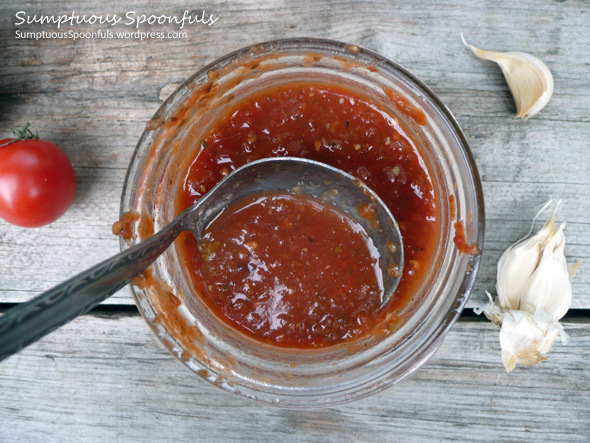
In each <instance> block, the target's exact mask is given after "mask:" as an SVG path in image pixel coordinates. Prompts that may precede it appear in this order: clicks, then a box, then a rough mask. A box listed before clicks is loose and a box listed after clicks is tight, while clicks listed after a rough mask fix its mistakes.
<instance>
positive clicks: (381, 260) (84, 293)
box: [0, 157, 404, 360]
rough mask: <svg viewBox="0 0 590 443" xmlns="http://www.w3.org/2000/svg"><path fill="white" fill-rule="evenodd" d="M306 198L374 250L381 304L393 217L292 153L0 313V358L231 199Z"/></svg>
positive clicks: (340, 175) (143, 264) (393, 259)
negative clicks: (350, 226) (333, 213)
mask: <svg viewBox="0 0 590 443" xmlns="http://www.w3.org/2000/svg"><path fill="white" fill-rule="evenodd" d="M265 192H267V193H286V194H291V195H301V196H306V197H312V198H314V199H316V200H317V201H318V202H320V203H323V204H324V205H330V206H332V207H334V208H335V209H336V210H338V211H340V212H341V213H344V215H346V216H347V217H348V218H349V219H350V220H351V221H352V222H354V224H355V225H356V226H359V227H361V228H362V229H363V230H364V231H365V233H366V235H367V238H368V239H369V240H370V242H371V243H372V246H374V248H375V249H376V251H377V252H378V267H379V269H380V275H379V280H380V281H381V286H382V288H383V290H382V294H381V304H380V306H379V308H378V309H382V308H383V307H384V306H385V305H386V304H387V302H388V301H389V300H390V299H391V297H392V296H393V294H394V292H395V290H396V288H397V286H398V284H399V281H400V279H401V276H402V271H403V265H404V257H403V243H402V237H401V233H400V230H399V227H398V225H397V222H396V220H395V218H394V217H393V215H392V214H391V212H390V211H389V209H388V208H387V206H385V204H384V203H383V201H382V200H381V199H380V198H379V197H378V196H377V195H376V194H375V193H374V192H373V191H372V190H371V189H370V188H369V187H368V186H367V185H365V184H364V183H363V182H362V181H361V180H359V179H358V178H355V177H353V176H352V175H349V174H347V173H345V172H344V171H341V170H339V169H337V168H334V167H332V166H329V165H326V164H324V163H320V162H317V161H314V160H307V159H303V158H295V157H280V158H265V159H262V160H257V161H253V162H251V163H247V164H246V165H244V166H242V167H240V168H238V169H236V170H235V171H233V172H232V173H230V174H228V175H227V176H226V177H225V178H224V179H223V180H221V181H220V182H219V183H218V184H217V185H216V186H215V187H213V188H212V189H211V190H210V191H209V192H208V193H207V194H206V195H204V196H203V197H202V198H201V199H199V201H198V202H196V203H195V204H194V205H193V206H191V207H190V208H188V209H186V210H185V211H183V212H181V213H180V214H179V215H178V216H177V217H176V218H175V219H174V220H173V221H172V222H171V223H170V224H168V225H167V226H166V227H164V228H163V229H162V230H160V231H159V232H157V233H156V234H154V235H152V236H151V237H150V238H148V239H146V240H144V241H142V242H141V243H139V244H137V245H135V246H132V247H131V248H129V249H127V250H125V251H123V252H121V253H119V254H117V255H115V256H113V257H111V258H110V259H108V260H105V261H103V262H102V263H100V264H98V265H96V266H94V267H92V268H90V269H88V270H86V271H84V272H82V273H81V274H78V275H77V276H75V277H73V278H71V279H70V280H67V281H66V282H64V283H62V284H60V285H58V286H56V287H55V288H53V289H50V290H49V291H47V292H45V293H43V294H41V295H39V296H38V297H36V298H34V299H33V300H31V301H29V302H26V303H21V304H19V305H18V306H16V307H14V308H12V309H10V310H9V311H8V312H6V313H5V314H4V315H3V316H1V317H0V360H3V359H4V358H6V357H8V356H10V355H12V354H14V353H16V352H18V351H19V350H21V349H22V348H24V347H25V346H28V345H29V344H31V343H33V342H35V341H37V340H38V339H40V338H41V337H43V336H45V335H46V334H48V333H50V332H51V331H53V330H55V329H57V328H58V327H60V326H62V325H64V324H65V323H67V322H69V321H70V320H73V319H74V318H75V317H77V316H79V315H82V314H84V313H86V312H88V311H90V310H91V309H92V308H94V307H95V306H97V305H98V304H99V303H100V302H102V301H103V300H105V299H106V298H107V297H109V296H110V295H111V294H113V293H114V292H116V291H117V290H119V289H121V288H122V287H123V286H125V285H126V284H128V283H129V282H130V281H131V280H132V279H133V278H135V277H136V276H137V275H139V274H140V273H141V272H143V271H145V270H146V269H147V268H148V267H149V266H150V264H151V263H152V262H154V261H155V260H156V259H157V258H158V257H159V256H160V255H161V254H162V253H163V252H164V251H165V250H166V249H168V247H169V246H170V245H171V244H172V242H173V241H174V240H175V239H176V238H177V237H178V235H179V234H180V233H181V232H183V231H190V232H192V233H193V235H194V236H195V237H196V238H197V239H200V238H201V236H202V234H203V232H204V231H205V230H206V229H207V228H208V226H210V225H211V223H212V222H213V221H214V220H215V219H216V218H217V217H218V216H219V215H220V214H221V213H222V212H223V211H224V210H225V209H226V208H227V207H228V206H230V205H231V204H232V203H234V202H236V201H238V200H240V199H243V198H245V197H247V196H250V195H253V194H259V193H265Z"/></svg>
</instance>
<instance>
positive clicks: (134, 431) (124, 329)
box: [0, 316, 590, 442]
mask: <svg viewBox="0 0 590 443" xmlns="http://www.w3.org/2000/svg"><path fill="white" fill-rule="evenodd" d="M565 328H566V330H567V332H568V333H569V334H570V335H571V336H572V342H571V344H570V345H568V346H566V347H564V346H562V345H561V344H556V346H555V349H554V351H553V352H552V353H551V354H550V356H549V360H548V361H546V362H544V363H542V364H540V365H538V366H535V367H526V368H519V369H517V370H516V371H515V372H513V373H511V374H506V373H505V372H504V369H503V367H502V364H501V361H500V352H499V345H498V340H497V333H496V331H495V330H494V327H493V326H492V325H490V324H489V323H487V322H462V323H459V324H457V325H456V326H455V327H454V328H453V330H452V331H451V332H450V334H449V335H448V337H447V338H446V340H445V342H444V344H443V346H442V347H441V349H440V350H439V351H438V352H437V353H436V354H435V356H434V357H433V358H432V359H431V360H430V361H429V362H428V363H427V364H426V365H425V366H424V367H423V368H422V369H420V370H418V371H417V372H416V373H415V374H414V375H413V376H412V377H411V378H410V379H408V380H407V381H405V382H403V383H401V384H399V385H397V386H394V387H393V388H391V389H389V390H386V391H384V392H382V393H380V394H378V395H375V396H372V397H369V398H367V399H364V400H361V401H358V402H355V403H353V404H350V405H345V406H341V407H335V408H326V409H322V410H311V411H289V410H280V409H276V408H271V407H266V406H261V405H257V404H253V403H250V402H246V401H245V400H242V399H240V398H238V397H234V396H233V395H231V394H228V393H225V392H223V391H221V390H219V389H218V388H215V387H212V386H210V385H208V384H207V383H205V382H204V381H202V380H201V379H199V378H198V377H196V376H195V375H193V374H192V373H191V372H189V371H187V370H186V369H185V368H183V367H182V365H181V364H180V363H178V362H177V361H176V360H175V359H174V358H172V357H171V356H170V355H169V354H168V353H167V352H166V351H164V350H163V349H162V347H161V345H160V344H159V343H157V342H156V340H155V338H154V337H153V336H152V334H151V332H150V331H149V329H148V327H147V325H145V324H144V321H143V320H142V319H141V318H140V317H139V316H122V317H115V318H113V317H111V318H101V317H97V316H83V317H81V318H79V319H77V320H75V321H74V322H72V323H70V324H69V325H67V326H65V327H64V328H62V329H60V330H58V331H56V332H54V333H52V334H51V335H49V336H47V337H46V338H44V339H43V340H42V341H40V342H38V343H36V344H34V345H32V346H31V347H29V348H27V349H26V350H24V351H22V352H21V353H20V354H17V355H14V356H12V357H10V358H9V359H7V360H5V361H4V362H3V363H2V364H1V365H0V392H2V398H0V416H1V417H2V421H1V422H0V440H1V441H5V442H9V441H21V442H37V441H44V442H62V441H80V440H84V441H113V440H116V441H128V442H133V441H138V442H139V441H148V440H149V441H152V442H156V441H169V440H174V441H195V440H196V441H203V440H207V441H236V440H239V441H281V440H282V441H285V440H286V441H359V440H362V441H371V442H380V441H425V440H428V441H441V440H453V441H457V440H461V441H492V440H494V441H498V440H503V441H540V440H541V441H544V440H554V441H564V442H565V441H585V440H586V439H587V436H588V435H589V433H590V421H588V410H589V409H590V376H589V374H588V371H586V370H584V369H582V368H585V367H586V365H587V362H588V360H589V359H590V338H589V337H590V326H589V325H588V324H581V323H568V324H566V325H565Z"/></svg>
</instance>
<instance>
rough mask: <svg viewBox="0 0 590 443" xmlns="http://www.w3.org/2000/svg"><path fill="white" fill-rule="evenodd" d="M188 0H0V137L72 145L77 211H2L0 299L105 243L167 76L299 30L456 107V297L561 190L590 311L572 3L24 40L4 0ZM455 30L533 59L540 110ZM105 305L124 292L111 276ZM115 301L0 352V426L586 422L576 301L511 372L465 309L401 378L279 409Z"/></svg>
mask: <svg viewBox="0 0 590 443" xmlns="http://www.w3.org/2000/svg"><path fill="white" fill-rule="evenodd" d="M195 8H196V6H195V4H194V3H193V2H188V1H186V0H181V1H179V2H174V3H173V4H172V3H170V2H166V1H164V0H155V1H148V0H139V1H138V0H129V1H126V2H116V1H114V0H107V1H103V2H100V4H97V3H96V2H92V1H90V0H75V1H68V2H58V1H40V0H36V1H30V2H26V3H21V2H17V1H14V0H8V1H3V2H0V135H9V134H10V130H11V129H12V128H14V127H18V126H21V125H22V124H23V123H24V122H25V121H27V120H31V121H33V122H34V123H35V127H36V128H37V129H38V130H39V132H40V134H41V135H42V136H43V137H44V138H47V139H49V140H51V141H53V142H55V143H57V144H58V145H60V146H61V147H62V148H63V149H64V151H65V152H66V153H67V154H68V156H69V157H70V159H71V160H72V163H73V165H74V168H75V171H76V175H77V179H78V192H77V195H76V199H75V201H74V204H73V206H72V208H71V209H70V210H69V211H68V213H67V214H66V215H65V216H64V217H63V218H62V219H60V220H59V221H57V222H55V223H54V224H52V225H50V226H47V227H44V228H40V229H34V230H26V229H21V228H17V227H14V226H11V225H8V224H7V223H4V222H2V221H1V220H0V304H1V303H6V302H8V303H13V302H21V301H24V300H26V299H28V298H30V297H32V296H34V295H36V294H38V293H40V292H42V291H44V290H46V289H49V288H50V287H52V286H54V285H55V284H57V283H59V282H60V281H63V280H64V279H66V278H68V277H70V276H72V275H74V274H75V273H77V272H79V271H82V270H83V269H85V268H87V267H89V266H91V265H92V264H95V263H97V262H98V261H100V260H102V259H105V258H107V257H108V256H110V255H112V254H115V253H116V252H117V251H118V242H117V240H116V239H115V238H114V237H113V236H112V235H111V233H110V230H111V224H112V222H113V221H115V220H116V219H117V218H118V211H119V198H120V193H121V188H122V184H123V180H124V176H125V171H126V168H127V165H128V162H129V160H130V157H131V153H132V152H133V149H134V147H135V144H136V142H137V140H138V138H139V136H140V135H141V133H142V131H143V129H144V127H145V123H146V122H147V121H148V120H149V119H150V117H151V116H152V115H153V113H154V112H155V111H156V110H157V108H158V106H159V105H160V103H161V102H162V100H163V99H164V98H166V96H167V95H168V94H169V93H170V92H171V91H172V90H173V87H172V86H170V85H173V84H177V83H180V82H182V81H183V80H184V79H186V78H187V77H188V76H190V75H191V74H192V73H193V72H195V71H196V70H197V69H199V68H200V67H202V66H204V65H205V64H207V63H209V62H211V61H213V60H215V59H216V58H218V57H219V56H221V55H223V54H226V53H228V52H230V51H233V50H235V49H238V48H240V47H243V46H246V45H248V44H252V43H256V42H260V41H264V40H269V39H274V38H283V37H295V36H312V37H324V38H332V39H336V40H343V41H347V42H350V43H356V44H359V45H362V46H365V47H367V48H369V49H372V50H375V51H377V52H379V53H381V54H383V55H384V56H386V57H389V58H391V59H392V60H395V61H396V62H399V63H400V64H402V65H403V66H405V67H406V68H408V69H409V70H411V71H412V72H414V73H415V74H416V75H418V76H419V77H420V78H421V79H422V80H423V81H425V82H426V83H427V84H428V85H430V86H431V87H432V88H433V90H434V91H435V92H436V93H437V94H439V96H440V97H441V99H442V100H443V101H444V102H445V103H446V104H447V106H448V107H449V109H450V110H451V111H452V112H453V113H454V114H455V116H456V117H457V119H458V121H459V123H460V125H461V126H462V128H463V130H464V132H465V134H466V136H467V139H468V141H469V143H470V145H471V148H472V151H473V153H474V155H475V158H476V161H477V164H478V166H479V170H480V173H481V176H482V179H483V185H484V192H485V198H486V212H487V231H486V245H485V249H484V256H483V262H482V268H481V271H480V274H479V277H478V281H477V284H476V288H475V290H474V292H473V294H472V297H471V300H470V302H469V306H470V307H473V306H475V305H478V304H480V303H482V302H484V300H485V296H484V290H486V289H488V290H493V288H494V281H495V264H496V262H497V259H498V257H499V255H500V254H501V252H502V251H503V250H504V249H505V248H506V247H508V246H509V245H510V244H511V243H512V242H514V241H515V240H516V239H518V238H520V237H521V236H522V235H523V234H524V233H526V232H527V230H528V228H529V224H530V220H531V218H532V216H533V215H534V214H535V212H536V210H537V208H539V207H540V206H541V205H542V204H543V203H544V202H545V201H546V200H548V199H549V198H553V199H556V200H559V199H561V200H562V205H561V208H560V210H559V213H558V214H559V215H558V218H559V219H560V220H561V219H565V220H567V222H568V227H567V229H566V235H567V237H568V246H567V248H566V253H567V255H568V256H569V257H570V259H571V260H572V261H574V260H579V259H582V260H585V263H584V264H583V265H582V267H581V268H580V270H579V273H578V276H577V277H576V279H575V281H574V296H573V303H572V307H573V308H574V309H580V310H582V309H583V310H587V309H590V272H589V270H590V229H589V227H590V223H589V222H588V214H590V157H589V155H588V152H590V151H589V149H590V146H589V143H590V142H589V140H590V112H589V110H590V82H589V81H588V74H589V66H590V45H589V38H590V37H589V36H590V20H589V19H588V17H589V14H590V10H589V9H588V4H587V3H586V2H584V1H569V0H568V1H563V2H562V1H555V2H542V1H532V0H525V1H519V2H514V1H509V0H502V1H498V2H482V1H473V2H470V1H466V0H462V1H457V2H454V1H449V0H443V1H436V0H421V1H419V2H399V1H398V2H390V1H388V0H374V1H364V2H357V1H352V0H329V1H328V0H324V1H317V0H294V1H280V0H264V1H245V0H242V1H237V2H226V1H210V2H207V3H205V4H202V5H201V4H200V5H198V10H200V9H201V8H205V9H206V10H207V12H208V13H212V14H214V15H215V16H218V17H219V20H218V21H217V23H215V24H214V25H213V26H210V27H207V26H198V27H195V28H192V29H189V30H188V37H187V38H186V39H181V40H167V39H163V40H147V41H139V40H134V39H82V40H77V41H75V42H74V41H71V40H55V39H54V40H38V41H35V40H19V39H16V38H15V30H16V29H17V28H16V26H15V25H14V24H13V22H14V14H15V13H16V12H17V11H19V10H26V11H27V12H29V14H58V13H66V12H68V11H70V12H71V11H72V10H75V11H76V12H79V13H95V14H113V13H118V14H119V15H124V14H125V12H127V11H131V10H135V11H138V12H142V13H148V14H163V13H167V14H175V15H182V12H183V11H184V10H189V11H190V10H194V9H195ZM33 28H34V27H31V28H29V29H33ZM98 28H99V27H98V26H95V27H94V29H98ZM162 28H163V29H164V30H166V31H170V30H174V28H173V27H169V26H162ZM35 29H36V30H39V29H49V28H48V27H47V26H43V27H41V26H37V27H36V28H35ZM74 29H75V30H88V26H82V25H80V26H77V27H75V28H74ZM117 29H119V30H120V28H117ZM154 29H155V27H154ZM460 32H463V33H464V35H465V37H466V39H467V41H468V42H469V43H471V44H474V45H476V46H480V47H484V48H486V49H495V50H520V51H527V52H530V53H532V54H535V55H537V56H538V57H540V58H541V59H542V60H544V61H545V62H546V64H547V65H548V66H549V68H550V69H551V70H552V72H553V74H554V77H555V93H554V96H553V99H552V100H551V102H550V103H549V105H548V106H547V107H546V108H545V109H544V110H543V111H542V112H541V113H540V114H538V115H537V116H535V117H534V118H533V119H531V120H529V121H520V120H516V119H514V117H513V115H514V105H513V103H512V99H511V96H510V93H509V90H508V87H507V86H506V84H505V82H504V79H503V77H502V74H501V72H500V70H499V69H498V68H497V67H496V66H495V65H494V64H492V63H489V62H482V61H480V60H478V59H476V58H475V57H474V56H473V55H472V54H471V53H470V51H469V50H468V49H467V48H466V47H464V46H463V44H462V42H461V39H460ZM106 303H107V304H114V305H129V304H132V303H133V302H132V300H131V297H130V295H129V291H128V289H124V290H121V291H120V292H119V293H117V294H116V295H115V296H113V297H112V298H110V299H109V300H108V301H107V302H106ZM111 309H112V310H113V311H112V312H111V311H109V312H111V313H110V314H108V315H106V314H105V316H104V317H100V316H85V317H82V318H80V319H78V320H76V321H75V322H73V323H71V324H70V325H68V326H66V327H64V328H63V329H61V330H59V331H56V332H55V333H53V334H52V335H50V336H49V337H47V338H46V339H44V340H43V341H42V342H40V343H38V344H36V345H34V346H32V347H30V348H29V349H27V350H25V351H23V352H22V353H21V354H18V355H16V356H13V357H11V358H10V359H8V360H6V361H5V362H3V363H0V441H16V440H19V441H35V442H36V441H79V440H92V441H98V440H100V441H112V440H115V441H165V440H175V441H194V440H200V441H204V440H211V441H228V440H233V439H243V440H250V441H252V440H256V441H258V440H263V441H276V440H290V439H292V440H306V441H321V440H331V441H342V440H344V441H350V440H366V441H396V440H403V441H426V440H443V439H448V440H482V439H483V440H507V441H533V440H556V441H583V440H587V439H588V435H590V400H589V398H590V396H589V395H588V394H589V392H588V391H589V389H590V380H589V379H588V371H587V370H586V368H587V362H588V361H589V359H590V341H589V338H588V337H589V335H590V334H589V332H590V321H589V320H588V318H584V317H583V315H584V314H585V313H586V312H587V311H575V310H574V311H573V313H572V314H571V315H572V317H571V318H576V317H579V320H578V321H576V322H575V323H571V324H567V325H566V328H567V331H568V333H570V334H571V335H572V336H573V341H572V344H571V345H569V346H567V347H563V346H561V345H560V344H558V345H556V347H555V350H554V352H553V353H552V354H551V355H550V359H549V361H547V362H545V363H543V364H542V365H540V366H537V367H530V368H524V369H523V368H519V369H517V371H515V372H514V373H512V374H510V375H506V374H505V373H504V370H503V368H502V366H501V361H500V355H499V345H498V342H497V332H496V331H495V330H494V328H493V327H492V326H491V325H489V324H488V323H486V322H473V321H470V320H468V319H463V320H462V321H461V322H459V323H458V324H457V325H456V326H455V327H454V328H453V330H452V331H451V333H450V334H449V336H448V338H447V340H446V341H445V343H444V345H443V347H442V348H441V350H440V351H439V352H438V353H437V354H436V355H435V357H434V358H433V359H432V360H431V361H430V362H429V363H428V364H427V365H426V366H425V367H424V368H423V369H421V370H420V371H418V372H417V373H416V374H415V375H414V376H413V377H412V378H411V379H409V380H408V381H406V382H404V383H402V384H401V385H399V386H397V387H395V388H393V389H390V390H388V391H386V392H384V393H381V394H379V395H377V396H374V397H371V398H368V399H366V400H362V401H359V402H355V403H353V404H351V405H348V406H343V407H339V408H332V409H326V410H322V411H315V412H293V411H281V410H278V409H267V408H265V407H260V406H258V405H252V404H249V403H244V402H243V401H242V400H240V399H238V398H234V397H232V396H230V395H228V394H225V393H223V392H219V391H218V390H216V389H214V388H213V387H210V386H208V385H207V384H205V383H204V382H201V381H200V380H199V379H197V378H196V377H194V376H192V375H191V374H190V373H189V372H188V371H186V370H185V369H184V368H183V367H182V366H181V365H179V364H178V363H177V362H176V361H175V360H174V359H172V357H170V356H168V354H167V353H166V352H165V351H164V350H163V349H162V347H161V346H159V345H158V344H157V343H156V342H155V339H153V338H152V337H151V334H150V332H149V330H148V328H147V327H146V326H145V325H144V324H143V320H141V318H140V317H138V316H133V315H131V316H125V315H123V316H121V315H119V314H118V313H117V309H122V311H121V312H123V311H125V309H124V308H118V307H116V306H115V307H113V308H111Z"/></svg>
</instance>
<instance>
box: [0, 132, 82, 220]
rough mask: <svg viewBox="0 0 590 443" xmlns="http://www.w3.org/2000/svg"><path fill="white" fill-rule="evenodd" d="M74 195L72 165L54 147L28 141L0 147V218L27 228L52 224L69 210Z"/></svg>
mask: <svg viewBox="0 0 590 443" xmlns="http://www.w3.org/2000/svg"><path fill="white" fill-rule="evenodd" d="M9 141H11V139H5V140H1V141H0V146H2V145H4V144H5V143H8V142H9ZM75 192H76V177H75V175H74V169H73V168H72V164H71V163H70V161H69V160H68V158H67V157H66V155H65V154H64V153H63V152H62V150H61V149H59V148H58V147H57V146H56V145H54V144H53V143H50V142H48V141H45V140H38V139H27V140H17V141H15V142H13V143H10V144H8V145H6V146H2V147H0V217H2V218H3V219H4V220H6V221H7V222H9V223H12V224H15V225H18V226H23V227H26V228H34V227H38V226H43V225H46V224H48V223H51V222H53V221H55V220H57V219H58V218H59V217H61V216H62V215H63V214H64V212H66V210H67V209H68V208H69V207H70V205H71V204H72V201H73V200H74V194H75Z"/></svg>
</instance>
